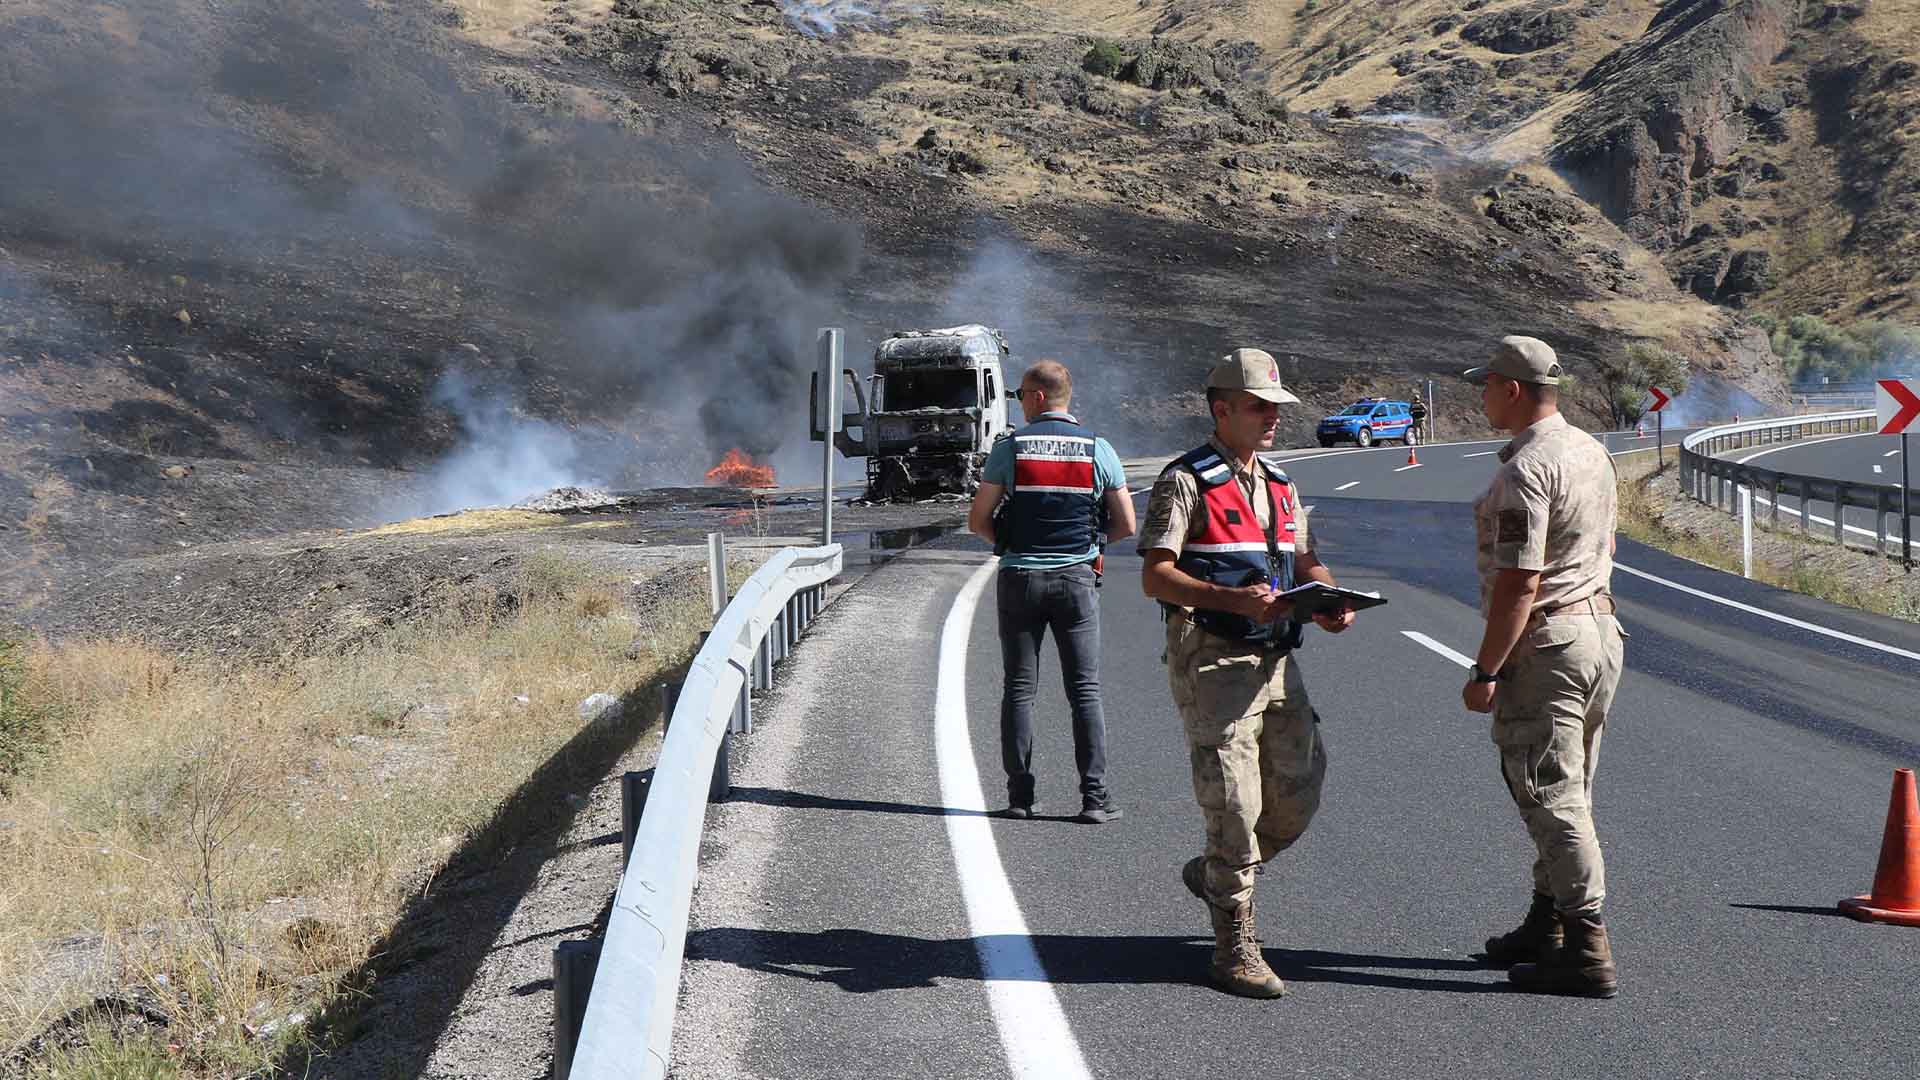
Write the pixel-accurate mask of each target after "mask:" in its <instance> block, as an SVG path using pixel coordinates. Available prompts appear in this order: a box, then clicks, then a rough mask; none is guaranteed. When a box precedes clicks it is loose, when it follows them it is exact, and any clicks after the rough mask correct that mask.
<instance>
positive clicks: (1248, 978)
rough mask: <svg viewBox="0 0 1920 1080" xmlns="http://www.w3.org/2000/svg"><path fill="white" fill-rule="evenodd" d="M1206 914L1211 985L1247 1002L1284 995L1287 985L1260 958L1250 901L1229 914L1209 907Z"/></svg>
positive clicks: (1211, 906)
mask: <svg viewBox="0 0 1920 1080" xmlns="http://www.w3.org/2000/svg"><path fill="white" fill-rule="evenodd" d="M1207 912H1208V914H1210V915H1212V916H1213V965H1212V966H1211V967H1210V968H1208V970H1207V977H1208V978H1209V979H1210V980H1211V981H1212V982H1213V985H1214V986H1216V987H1219V988H1220V989H1222V990H1225V991H1226V992H1227V993H1229V994H1238V995H1239V996H1241V997H1250V998H1277V997H1279V996H1280V995H1282V994H1284V993H1286V992H1287V984H1286V983H1283V982H1281V981H1280V976H1278V975H1275V974H1274V973H1273V969H1272V968H1270V967H1268V966H1267V958H1266V957H1264V956H1262V955H1260V939H1259V938H1258V937H1256V936H1254V921H1253V901H1252V900H1248V901H1247V902H1246V903H1244V904H1242V905H1240V906H1239V908H1237V909H1235V910H1233V911H1224V910H1222V909H1221V908H1219V907H1218V906H1216V905H1214V904H1211V903H1209V904H1208V905H1207Z"/></svg>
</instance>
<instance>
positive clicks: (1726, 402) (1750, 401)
mask: <svg viewBox="0 0 1920 1080" xmlns="http://www.w3.org/2000/svg"><path fill="white" fill-rule="evenodd" d="M1660 412H1661V414H1662V416H1663V419H1662V420H1661V423H1662V424H1664V425H1665V426H1667V427H1669V428H1683V427H1699V426H1700V425H1702V424H1717V423H1722V422H1724V421H1729V420H1732V419H1733V418H1734V417H1736V416H1738V417H1740V418H1741V419H1743V420H1755V419H1758V418H1760V417H1762V416H1770V415H1773V414H1775V413H1777V412H1779V409H1778V407H1776V406H1770V405H1767V404H1764V403H1763V402H1761V401H1760V399H1759V398H1756V397H1754V396H1753V395H1752V394H1749V393H1747V392H1746V391H1745V390H1742V389H1740V388H1739V387H1738V386H1735V385H1733V384H1732V383H1729V382H1727V381H1725V380H1723V379H1717V378H1715V377H1713V376H1711V375H1702V374H1700V373H1699V372H1695V373H1694V374H1693V376H1692V377H1691V378H1689V379H1688V380H1687V389H1686V392H1685V393H1683V394H1679V395H1677V396H1675V397H1674V398H1673V399H1672V400H1671V401H1669V402H1668V403H1667V407H1666V408H1664V409H1662V410H1660ZM1643 422H1644V423H1645V424H1646V426H1647V429H1648V430H1649V431H1651V430H1652V429H1653V414H1652V413H1648V414H1647V415H1646V416H1645V417H1644V418H1643Z"/></svg>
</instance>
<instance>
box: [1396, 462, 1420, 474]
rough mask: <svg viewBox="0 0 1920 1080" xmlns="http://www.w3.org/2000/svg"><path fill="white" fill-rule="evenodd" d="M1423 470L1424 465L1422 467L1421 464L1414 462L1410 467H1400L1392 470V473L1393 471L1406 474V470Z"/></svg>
mask: <svg viewBox="0 0 1920 1080" xmlns="http://www.w3.org/2000/svg"><path fill="white" fill-rule="evenodd" d="M1424 468H1426V466H1425V465H1422V464H1420V463H1419V462H1417V461H1416V462H1414V463H1413V464H1411V465H1402V466H1400V467H1399V468H1397V469H1395V470H1393V471H1394V472H1406V471H1407V470H1408V469H1424Z"/></svg>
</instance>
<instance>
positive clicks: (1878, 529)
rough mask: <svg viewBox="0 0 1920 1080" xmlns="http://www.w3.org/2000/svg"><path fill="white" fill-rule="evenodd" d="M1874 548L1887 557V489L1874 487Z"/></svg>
mask: <svg viewBox="0 0 1920 1080" xmlns="http://www.w3.org/2000/svg"><path fill="white" fill-rule="evenodd" d="M1873 550H1874V553H1875V554H1877V555H1880V556H1882V557H1885V555H1886V554H1887V489H1886V488H1885V487H1875V488H1874V489H1873Z"/></svg>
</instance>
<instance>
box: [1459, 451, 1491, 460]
mask: <svg viewBox="0 0 1920 1080" xmlns="http://www.w3.org/2000/svg"><path fill="white" fill-rule="evenodd" d="M1499 452H1500V451H1498V450H1482V451H1480V452H1479V453H1477V454H1461V455H1460V459H1461V460H1462V461H1464V460H1466V459H1467V458H1470V457H1492V456H1493V455H1495V454H1497V453H1499Z"/></svg>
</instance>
